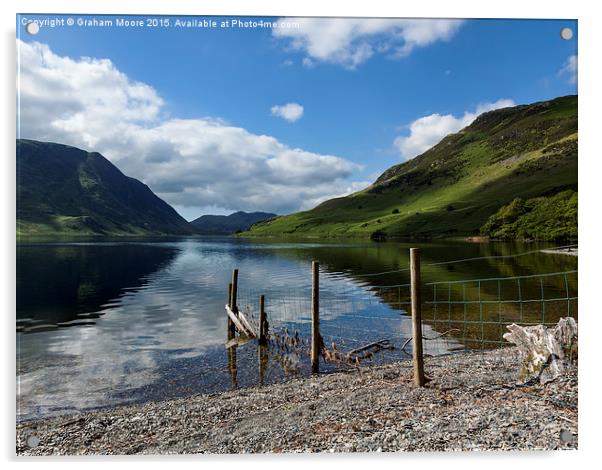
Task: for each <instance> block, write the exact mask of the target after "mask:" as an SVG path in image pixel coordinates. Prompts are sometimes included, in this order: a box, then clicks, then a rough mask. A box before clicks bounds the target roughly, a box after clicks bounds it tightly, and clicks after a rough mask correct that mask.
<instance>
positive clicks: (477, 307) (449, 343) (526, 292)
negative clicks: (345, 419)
mask: <svg viewBox="0 0 602 470" xmlns="http://www.w3.org/2000/svg"><path fill="white" fill-rule="evenodd" d="M308 271H309V270H308ZM398 271H402V270H398ZM390 272H392V271H387V272H384V273H374V277H375V278H376V277H377V276H378V275H382V274H389V273H390ZM396 272H397V271H396ZM577 274H578V273H577V271H576V270H573V271H563V272H552V273H542V274H531V275H522V276H508V277H494V278H479V279H462V280H457V279H450V280H437V281H431V282H425V283H422V285H421V291H422V292H421V298H422V303H421V306H422V335H423V350H424V353H425V355H426V356H429V355H430V356H434V355H441V354H449V353H453V352H457V351H463V350H471V351H474V350H481V351H483V350H487V349H493V348H498V347H503V346H505V345H508V343H507V342H506V341H505V340H504V339H503V334H504V333H505V332H506V331H507V329H506V326H507V325H509V324H511V323H516V324H519V325H522V326H527V325H536V324H543V325H548V326H551V325H554V324H556V323H557V322H558V320H559V319H560V318H562V317H566V316H571V317H573V318H575V319H577V315H578V296H577ZM371 276H372V275H371V274H369V275H365V276H364V277H367V278H369V277H371ZM308 278H309V276H308ZM242 279H243V280H242V281H241V288H239V291H238V308H239V310H240V311H241V312H243V313H244V314H245V315H246V316H247V317H248V318H250V320H251V321H252V322H254V324H256V325H258V321H259V298H260V296H261V295H264V296H265V311H266V313H267V320H268V323H269V342H268V346H269V348H271V349H272V350H273V351H276V352H279V353H281V355H282V357H283V358H284V357H287V356H288V357H290V356H291V354H292V355H296V359H295V361H297V362H299V363H303V362H307V361H309V352H310V350H311V332H312V329H311V325H312V286H311V283H310V282H308V283H307V285H301V286H295V287H277V288H276V287H273V288H270V286H266V288H265V289H248V288H245V287H244V277H243V278H242ZM319 296H320V301H319V323H320V335H321V339H322V340H323V351H322V357H323V359H324V362H325V363H330V364H331V365H333V367H335V368H336V367H338V366H341V365H343V364H344V365H345V366H349V365H350V364H351V365H359V364H360V363H362V362H363V361H366V360H368V361H369V362H370V363H374V362H377V363H378V362H387V361H391V360H398V359H403V358H409V357H410V356H411V338H412V320H411V289H410V283H400V284H392V285H375V284H373V283H371V282H358V281H357V280H350V279H348V278H346V277H344V276H330V275H329V274H328V273H326V272H324V273H322V274H321V279H320V290H319ZM370 345H372V347H368V348H367V349H365V347H366V346H370Z"/></svg>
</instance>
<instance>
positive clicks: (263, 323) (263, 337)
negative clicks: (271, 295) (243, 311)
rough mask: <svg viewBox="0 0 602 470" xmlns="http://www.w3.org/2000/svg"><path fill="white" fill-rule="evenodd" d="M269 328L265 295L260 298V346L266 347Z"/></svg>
mask: <svg viewBox="0 0 602 470" xmlns="http://www.w3.org/2000/svg"><path fill="white" fill-rule="evenodd" d="M267 326H268V321H267V319H266V315H265V295H262V296H260V297H259V344H260V345H265V344H267V342H268V339H267V333H268V332H267Z"/></svg>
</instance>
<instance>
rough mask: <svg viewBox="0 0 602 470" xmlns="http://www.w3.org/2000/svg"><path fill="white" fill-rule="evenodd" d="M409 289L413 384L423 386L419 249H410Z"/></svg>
mask: <svg viewBox="0 0 602 470" xmlns="http://www.w3.org/2000/svg"><path fill="white" fill-rule="evenodd" d="M410 277H411V281H410V288H411V294H412V345H413V359H414V383H415V384H416V385H418V386H419V387H423V386H424V361H423V356H422V312H421V311H420V307H421V301H422V299H421V298H420V248H410Z"/></svg>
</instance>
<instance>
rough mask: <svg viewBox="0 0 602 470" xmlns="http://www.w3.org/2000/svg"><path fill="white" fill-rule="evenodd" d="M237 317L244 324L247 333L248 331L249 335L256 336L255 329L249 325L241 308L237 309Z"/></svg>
mask: <svg viewBox="0 0 602 470" xmlns="http://www.w3.org/2000/svg"><path fill="white" fill-rule="evenodd" d="M238 319H239V320H240V321H241V323H242V324H243V325H244V326H245V329H246V330H247V332H248V333H250V336H251V337H252V338H256V337H257V336H259V335H258V334H257V332H256V331H255V328H254V327H253V326H252V325H251V322H250V321H249V320H248V319H247V317H246V316H245V314H244V313H243V312H242V311H241V310H239V311H238Z"/></svg>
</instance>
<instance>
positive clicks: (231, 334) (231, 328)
mask: <svg viewBox="0 0 602 470" xmlns="http://www.w3.org/2000/svg"><path fill="white" fill-rule="evenodd" d="M228 307H230V308H232V283H229V284H228ZM227 318H228V341H230V340H231V339H233V338H234V337H235V336H236V326H235V325H234V322H233V321H232V320H230V317H227Z"/></svg>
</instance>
